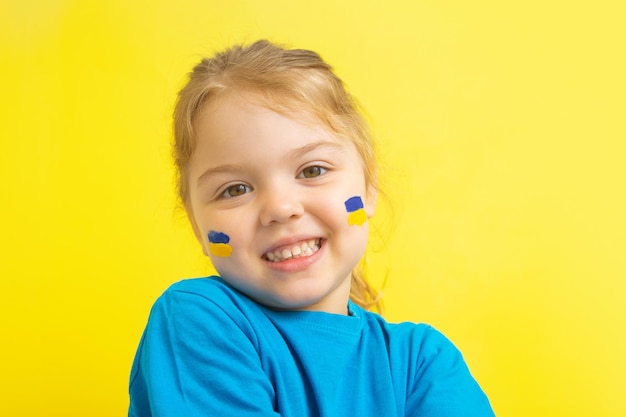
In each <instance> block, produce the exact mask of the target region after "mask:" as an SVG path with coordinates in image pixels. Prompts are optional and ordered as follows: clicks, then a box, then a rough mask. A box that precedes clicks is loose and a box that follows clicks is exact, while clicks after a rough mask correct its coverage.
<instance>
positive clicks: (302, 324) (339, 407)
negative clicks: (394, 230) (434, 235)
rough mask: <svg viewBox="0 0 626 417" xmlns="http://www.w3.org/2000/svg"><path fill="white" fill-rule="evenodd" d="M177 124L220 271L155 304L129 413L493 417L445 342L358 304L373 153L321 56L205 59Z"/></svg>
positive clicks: (363, 298) (177, 152)
mask: <svg viewBox="0 0 626 417" xmlns="http://www.w3.org/2000/svg"><path fill="white" fill-rule="evenodd" d="M174 121H175V124H174V129H175V142H174V157H175V162H176V166H177V168H178V172H179V183H178V188H179V193H180V197H181V199H182V201H183V203H184V205H185V208H186V210H187V213H188V215H189V219H190V221H191V225H192V227H193V230H194V232H195V235H196V237H197V239H198V241H199V242H200V245H201V246H202V249H203V252H204V253H205V255H207V256H209V257H210V258H211V261H212V263H213V265H214V266H215V268H216V270H217V271H218V272H219V274H220V276H219V277H208V278H200V279H191V280H185V281H181V282H179V283H177V284H174V285H173V286H171V287H170V288H169V289H168V290H167V291H166V292H165V293H164V294H163V295H162V296H161V297H160V298H159V299H158V300H157V301H156V303H155V305H154V306H153V308H152V311H151V314H150V318H149V321H148V325H147V327H146V330H145V332H144V334H143V337H142V339H141V342H140V345H139V348H138V351H137V356H136V358H135V361H134V364H133V369H132V372H131V381H130V408H129V416H163V417H183V416H184V417H195V416H236V417H245V416H283V417H306V416H325V417H336V416H337V417H338V416H347V415H354V416H358V417H368V416H372V417H382V416H385V417H386V416H437V417H444V416H492V415H493V412H492V410H491V407H490V405H489V402H488V400H487V398H486V397H485V395H484V394H483V392H482V391H481V389H480V387H479V386H478V384H477V383H476V381H475V380H474V379H473V378H472V376H471V375H470V372H469V370H468V368H467V366H466V365H465V362H464V361H463V358H462V356H461V354H460V353H459V351H458V350H457V349H456V348H455V347H454V346H453V345H452V344H451V343H450V342H449V341H448V340H447V339H446V338H445V337H444V336H443V335H442V334H441V333H439V332H437V331H436V330H434V329H433V328H432V327H429V326H427V325H423V324H422V325H420V324H412V323H403V324H389V323H387V322H385V320H384V319H383V318H381V317H380V316H379V315H377V314H375V313H373V312H370V311H368V310H370V309H372V308H375V307H376V306H377V304H378V301H379V300H378V297H377V295H376V292H375V291H374V290H372V289H371V288H370V287H369V285H368V284H367V281H366V280H365V279H364V276H363V274H362V273H361V271H360V269H359V268H358V264H359V261H360V259H361V257H362V256H363V253H364V251H365V247H366V243H367V236H368V219H369V218H371V217H372V216H373V215H374V207H375V203H376V197H377V181H376V163H375V156H374V152H373V149H372V141H371V138H370V134H369V131H368V127H367V126H366V124H365V122H364V120H363V119H362V117H361V116H360V115H359V114H358V112H357V110H356V106H355V103H354V102H353V100H352V99H351V97H350V96H349V95H348V93H347V92H346V91H345V89H344V87H343V84H342V82H341V80H340V79H339V78H337V77H336V76H335V75H334V73H333V72H332V70H331V68H330V67H329V66H328V65H327V64H326V63H325V62H323V61H322V59H321V58H320V57H319V55H317V54H316V53H314V52H311V51H306V50H293V49H292V50H288V49H283V48H281V47H279V46H276V45H274V44H271V43H269V42H267V41H259V42H256V43H254V44H252V45H249V46H245V47H242V46H235V47H233V48H232V49H230V50H227V51H225V52H223V53H220V54H217V55H216V56H214V57H213V58H211V59H205V60H203V61H202V62H200V63H199V64H198V65H197V66H196V67H195V68H194V69H193V72H192V73H191V74H190V79H189V82H188V83H187V85H186V86H185V87H184V88H183V89H182V91H181V92H180V93H179V98H178V103H177V106H176V110H175V113H174Z"/></svg>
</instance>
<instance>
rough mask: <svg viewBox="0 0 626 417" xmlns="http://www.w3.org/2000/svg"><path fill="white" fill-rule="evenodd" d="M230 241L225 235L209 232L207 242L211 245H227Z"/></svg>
mask: <svg viewBox="0 0 626 417" xmlns="http://www.w3.org/2000/svg"><path fill="white" fill-rule="evenodd" d="M229 241H230V237H228V235H227V234H226V233H222V232H216V231H213V230H211V231H210V232H209V242H211V243H228V242H229Z"/></svg>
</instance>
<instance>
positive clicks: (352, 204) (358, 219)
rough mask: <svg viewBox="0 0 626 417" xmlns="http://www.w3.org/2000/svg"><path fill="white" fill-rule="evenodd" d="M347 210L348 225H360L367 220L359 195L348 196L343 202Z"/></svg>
mask: <svg viewBox="0 0 626 417" xmlns="http://www.w3.org/2000/svg"><path fill="white" fill-rule="evenodd" d="M345 205H346V210H347V211H348V224H349V225H350V226H361V225H362V224H363V223H365V221H366V220H367V214H366V213H365V208H364V205H363V200H362V199H361V197H359V196H358V195H357V196H354V197H350V198H349V199H347V200H346V202H345Z"/></svg>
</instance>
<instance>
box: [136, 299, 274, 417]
mask: <svg viewBox="0 0 626 417" xmlns="http://www.w3.org/2000/svg"><path fill="white" fill-rule="evenodd" d="M274 404H275V400H274V391H273V388H272V385H271V383H270V382H269V381H268V378H267V377H266V375H265V373H264V371H263V369H262V365H261V361H260V359H259V354H258V352H257V349H256V346H255V340H254V334H253V333H252V332H251V331H250V330H249V329H248V328H246V322H245V320H242V319H241V318H240V317H237V314H236V311H234V313H233V312H230V313H227V312H226V311H225V309H224V307H223V306H219V305H217V304H216V303H215V302H213V301H212V300H211V299H208V298H207V297H206V296H204V295H201V294H197V293H192V292H186V291H180V290H173V289H170V290H168V291H167V292H166V293H165V294H163V295H162V296H161V297H160V298H159V299H158V300H157V302H156V303H155V305H154V306H153V308H152V311H151V313H150V318H149V320H148V324H147V326H146V329H145V331H144V334H143V336H142V339H141V342H140V345H139V348H138V351H137V355H136V357H135V360H134V363H133V367H132V370H131V381H130V407H129V412H128V415H129V417H147V416H155V417H157V416H158V417H180V416H185V417H201V416H228V415H233V416H234V415H236V416H241V417H245V416H253V415H254V416H278V414H277V413H276V412H274V411H273V409H274Z"/></svg>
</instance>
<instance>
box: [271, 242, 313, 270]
mask: <svg viewBox="0 0 626 417" xmlns="http://www.w3.org/2000/svg"><path fill="white" fill-rule="evenodd" d="M312 241H313V243H314V245H313V248H311V247H308V245H309V242H311V240H305V241H301V242H298V243H299V244H300V245H302V244H304V243H306V245H307V249H306V250H305V251H303V252H301V253H300V254H299V255H294V254H293V252H291V253H287V252H289V251H290V249H289V248H291V249H293V248H294V247H296V246H298V244H297V243H294V244H292V245H287V246H282V247H278V248H277V249H275V250H274V251H272V252H268V253H266V254H264V255H263V257H262V259H263V260H264V261H265V263H266V265H268V266H269V267H270V268H271V269H274V270H276V271H280V272H296V271H300V270H303V269H306V268H307V267H309V266H310V265H311V264H313V263H314V262H316V261H317V260H318V259H319V258H320V257H321V255H322V253H323V252H324V248H325V245H324V243H325V240H324V239H321V238H318V239H313V240H312ZM299 247H300V248H301V246H299ZM279 249H281V250H282V252H281V253H280V257H277V256H276V255H275V253H276V251H278V250H279ZM296 252H297V250H296ZM270 253H271V254H272V255H270ZM283 255H287V256H283ZM289 255H291V256H289ZM272 257H273V259H271V258H272Z"/></svg>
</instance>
